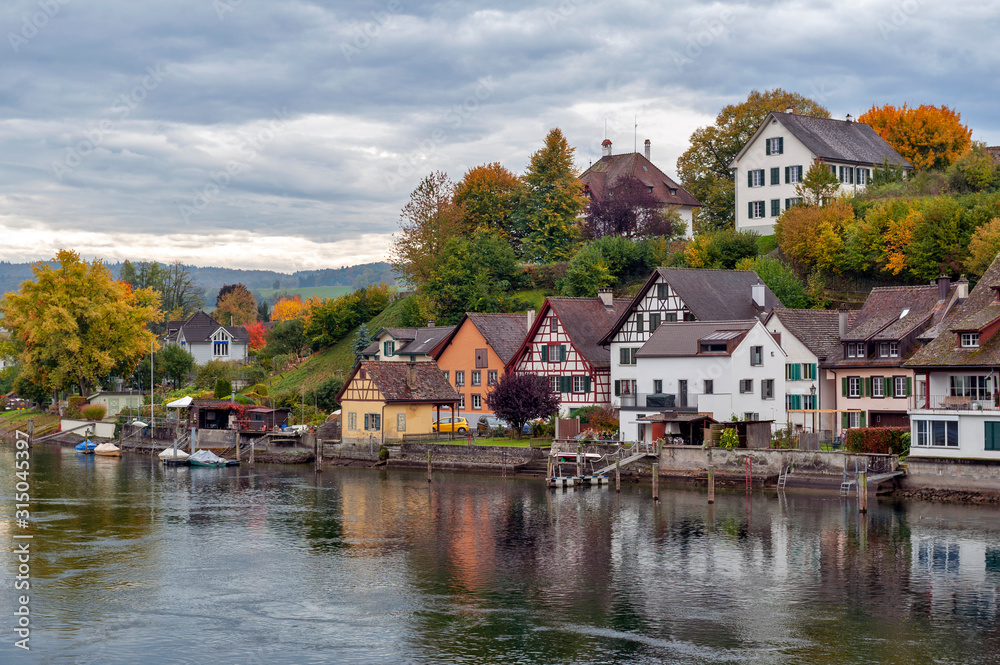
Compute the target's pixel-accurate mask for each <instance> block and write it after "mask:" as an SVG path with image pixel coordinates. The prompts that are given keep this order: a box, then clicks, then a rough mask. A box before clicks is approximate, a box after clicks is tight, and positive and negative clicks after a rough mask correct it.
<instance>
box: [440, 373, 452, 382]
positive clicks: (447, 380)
mask: <svg viewBox="0 0 1000 665" xmlns="http://www.w3.org/2000/svg"><path fill="white" fill-rule="evenodd" d="M441 373H442V374H444V380H445V381H446V382H450V381H451V377H450V376H449V375H448V370H444V371H442V372H441Z"/></svg>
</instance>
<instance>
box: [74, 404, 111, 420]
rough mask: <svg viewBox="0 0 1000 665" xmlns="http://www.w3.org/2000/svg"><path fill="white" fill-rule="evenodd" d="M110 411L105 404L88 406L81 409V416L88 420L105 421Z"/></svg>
mask: <svg viewBox="0 0 1000 665" xmlns="http://www.w3.org/2000/svg"><path fill="white" fill-rule="evenodd" d="M107 412H108V410H107V408H106V407H105V406H104V405H103V404H88V405H86V406H84V407H83V408H81V409H80V414H81V415H82V416H83V417H84V418H86V419H87V420H93V421H97V420H104V416H105V415H106V414H107Z"/></svg>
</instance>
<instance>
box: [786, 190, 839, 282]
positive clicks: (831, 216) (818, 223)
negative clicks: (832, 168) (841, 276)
mask: <svg viewBox="0 0 1000 665" xmlns="http://www.w3.org/2000/svg"><path fill="white" fill-rule="evenodd" d="M853 221H854V208H853V207H851V204H850V203H848V202H847V201H846V200H844V199H833V200H832V201H828V202H827V204H826V205H823V206H809V205H800V206H795V207H792V208H789V209H788V210H786V211H785V212H783V213H782V214H781V217H779V218H778V221H777V222H776V223H775V225H774V239H775V241H776V242H777V243H778V247H780V248H781V251H782V252H783V253H784V255H785V256H787V257H788V258H789V259H791V260H792V261H794V262H795V263H796V264H797V265H798V266H800V267H802V268H806V269H812V268H820V269H821V270H825V271H827V272H838V271H839V262H840V260H841V252H842V250H843V246H844V227H845V226H847V225H848V224H851V223H852V222H853Z"/></svg>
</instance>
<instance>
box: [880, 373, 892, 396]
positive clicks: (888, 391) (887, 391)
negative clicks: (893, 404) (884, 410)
mask: <svg viewBox="0 0 1000 665" xmlns="http://www.w3.org/2000/svg"><path fill="white" fill-rule="evenodd" d="M882 381H883V383H885V387H884V388H882V394H883V395H885V396H886V397H892V377H890V376H887V377H885V378H884V379H882Z"/></svg>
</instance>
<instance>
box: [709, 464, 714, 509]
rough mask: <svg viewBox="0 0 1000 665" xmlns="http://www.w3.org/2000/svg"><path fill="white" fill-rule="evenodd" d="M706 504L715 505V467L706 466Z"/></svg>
mask: <svg viewBox="0 0 1000 665" xmlns="http://www.w3.org/2000/svg"><path fill="white" fill-rule="evenodd" d="M708 502H709V503H715V467H714V466H712V465H711V464H709V465H708Z"/></svg>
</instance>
